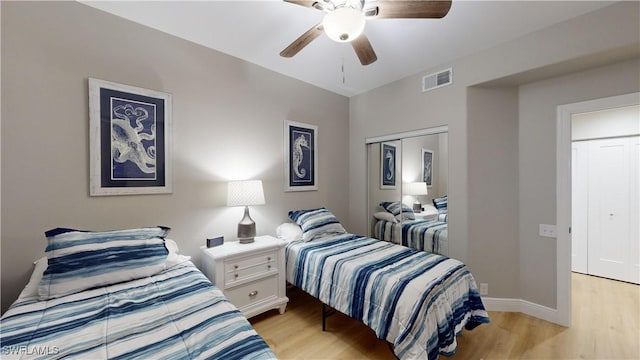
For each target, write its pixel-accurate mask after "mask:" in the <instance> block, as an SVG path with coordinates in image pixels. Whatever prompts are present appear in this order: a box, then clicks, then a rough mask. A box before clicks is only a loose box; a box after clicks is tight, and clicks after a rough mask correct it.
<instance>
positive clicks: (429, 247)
mask: <svg viewBox="0 0 640 360" xmlns="http://www.w3.org/2000/svg"><path fill="white" fill-rule="evenodd" d="M374 234H375V235H374V236H375V237H376V238H378V239H380V240H384V241H389V242H392V243H394V244H398V245H402V246H406V247H410V248H412V249H416V250H422V251H428V252H431V253H434V254H440V255H445V256H446V255H448V244H447V238H448V224H447V223H446V222H442V221H433V220H420V219H418V220H403V221H402V222H398V223H395V222H391V221H386V220H379V221H378V222H376V224H375V226H374Z"/></svg>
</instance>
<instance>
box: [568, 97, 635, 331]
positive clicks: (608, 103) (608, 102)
mask: <svg viewBox="0 0 640 360" xmlns="http://www.w3.org/2000/svg"><path fill="white" fill-rule="evenodd" d="M638 104H640V93H632V94H627V95H620V96H614V97H610V98H603V99H596V100H590V101H584V102H579V103H574V104H567V105H562V106H559V107H558V116H557V117H558V121H557V137H556V145H557V147H556V156H557V159H556V194H557V196H556V211H557V214H556V217H557V218H556V224H557V228H558V233H557V243H556V251H557V282H556V283H557V320H558V321H557V322H558V323H559V324H560V325H563V326H571V270H572V269H571V248H572V246H571V241H572V235H571V224H572V223H571V222H572V196H571V193H572V187H571V157H572V150H571V119H572V117H573V115H575V114H581V113H589V112H596V111H603V110H607V109H615V108H622V107H627V106H635V105H638Z"/></svg>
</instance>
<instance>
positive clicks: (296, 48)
mask: <svg viewBox="0 0 640 360" xmlns="http://www.w3.org/2000/svg"><path fill="white" fill-rule="evenodd" d="M323 32H324V28H323V27H322V24H321V23H320V24H318V25H316V26H314V27H312V28H311V29H309V30H307V32H305V33H304V34H302V35H300V37H299V38H297V39H295V40H294V41H293V42H292V43H291V44H290V45H289V46H287V48H286V49H284V50H282V52H280V56H282V57H293V56H294V55H295V54H297V53H299V52H300V50H302V49H304V47H305V46H307V45H309V43H310V42H312V41H313V40H314V39H315V38H317V37H318V36H320V34H322V33H323Z"/></svg>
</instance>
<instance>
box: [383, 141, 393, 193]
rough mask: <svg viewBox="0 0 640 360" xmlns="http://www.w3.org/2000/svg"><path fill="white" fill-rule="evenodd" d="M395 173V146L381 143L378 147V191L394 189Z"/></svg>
mask: <svg viewBox="0 0 640 360" xmlns="http://www.w3.org/2000/svg"><path fill="white" fill-rule="evenodd" d="M396 173H397V168H396V145H395V144H393V143H382V146H381V147H380V189H382V190H390V189H395V188H396Z"/></svg>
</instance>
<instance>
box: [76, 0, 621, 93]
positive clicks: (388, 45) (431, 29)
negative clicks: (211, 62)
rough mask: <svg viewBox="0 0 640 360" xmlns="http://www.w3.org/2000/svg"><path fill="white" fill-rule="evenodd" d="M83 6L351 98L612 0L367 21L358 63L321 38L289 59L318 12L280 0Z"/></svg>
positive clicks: (475, 4) (470, 4) (462, 9)
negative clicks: (367, 58)
mask: <svg viewBox="0 0 640 360" xmlns="http://www.w3.org/2000/svg"><path fill="white" fill-rule="evenodd" d="M83 2H84V3H86V4H87V5H90V6H92V7H95V8H98V9H101V10H104V11H107V12H109V13H112V14H115V15H118V16H121V17H123V18H126V19H129V20H132V21H135V22H138V23H140V24H143V25H146V26H149V27H152V28H155V29H158V30H160V31H163V32H166V33H169V34H173V35H175V36H178V37H180V38H184V39H187V40H189V41H192V42H195V43H198V44H201V45H204V46H207V47H209V48H212V49H215V50H218V51H220V52H223V53H226V54H229V55H232V56H235V57H238V58H240V59H243V60H246V61H249V62H251V63H254V64H257V65H260V66H263V67H265V68H267V69H270V70H273V71H276V72H279V73H282V74H284V75H287V76H291V77H293V78H296V79H299V80H302V81H304V82H307V83H310V84H313V85H316V86H318V87H321V88H324V89H327V90H329V91H332V92H335V93H338V94H342V95H345V96H353V95H357V94H360V93H363V92H365V91H368V90H371V89H374V88H376V87H379V86H381V85H384V84H387V83H389V82H392V81H395V80H398V79H401V78H404V77H407V76H409V75H413V74H416V73H419V72H421V71H424V70H426V69H429V68H432V67H435V66H438V65H443V67H444V66H446V64H447V63H448V62H451V61H453V60H455V59H458V58H461V57H464V56H467V55H470V54H473V53H475V52H478V51H481V50H485V49H489V48H491V47H494V46H496V45H498V44H501V43H504V42H506V41H509V40H513V39H516V38H518V37H521V36H523V35H525V34H528V33H531V32H534V31H537V30H539V29H542V28H545V27H548V26H550V25H553V24H556V23H559V22H562V21H564V20H567V19H569V18H573V17H576V16H579V15H582V14H585V13H587V12H591V11H594V10H597V9H599V8H602V7H604V6H606V5H610V4H611V3H612V1H522V0H512V1H478V0H476V1H459V0H453V3H452V6H451V10H450V11H449V14H448V15H447V16H446V17H445V18H443V19H378V20H368V21H367V25H366V28H365V33H366V35H367V37H368V38H369V40H370V42H371V44H372V46H373V48H374V49H375V51H376V53H377V55H378V61H376V62H374V63H373V64H371V65H368V66H362V65H360V62H359V61H358V59H357V57H356V55H355V53H354V52H353V49H352V47H351V45H350V44H340V43H336V42H333V41H331V40H329V38H327V37H326V36H325V35H322V36H320V37H319V38H317V39H316V40H314V41H313V42H312V43H311V44H309V45H308V46H307V47H306V48H304V49H303V50H302V51H301V52H300V53H298V54H297V55H296V56H295V57H293V58H283V57H280V55H279V54H280V51H282V50H283V49H284V48H285V47H286V46H288V45H289V44H290V43H291V42H292V41H293V40H295V39H296V38H297V37H298V36H300V35H301V34H302V33H304V32H305V31H307V30H308V29H309V28H311V27H312V26H314V25H316V24H318V23H320V22H321V21H322V17H323V14H324V13H323V12H321V11H318V10H315V9H312V8H305V7H302V6H299V5H294V4H291V3H285V2H283V1H279V0H261V1H238V0H236V1H87V2H85V1H83Z"/></svg>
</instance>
